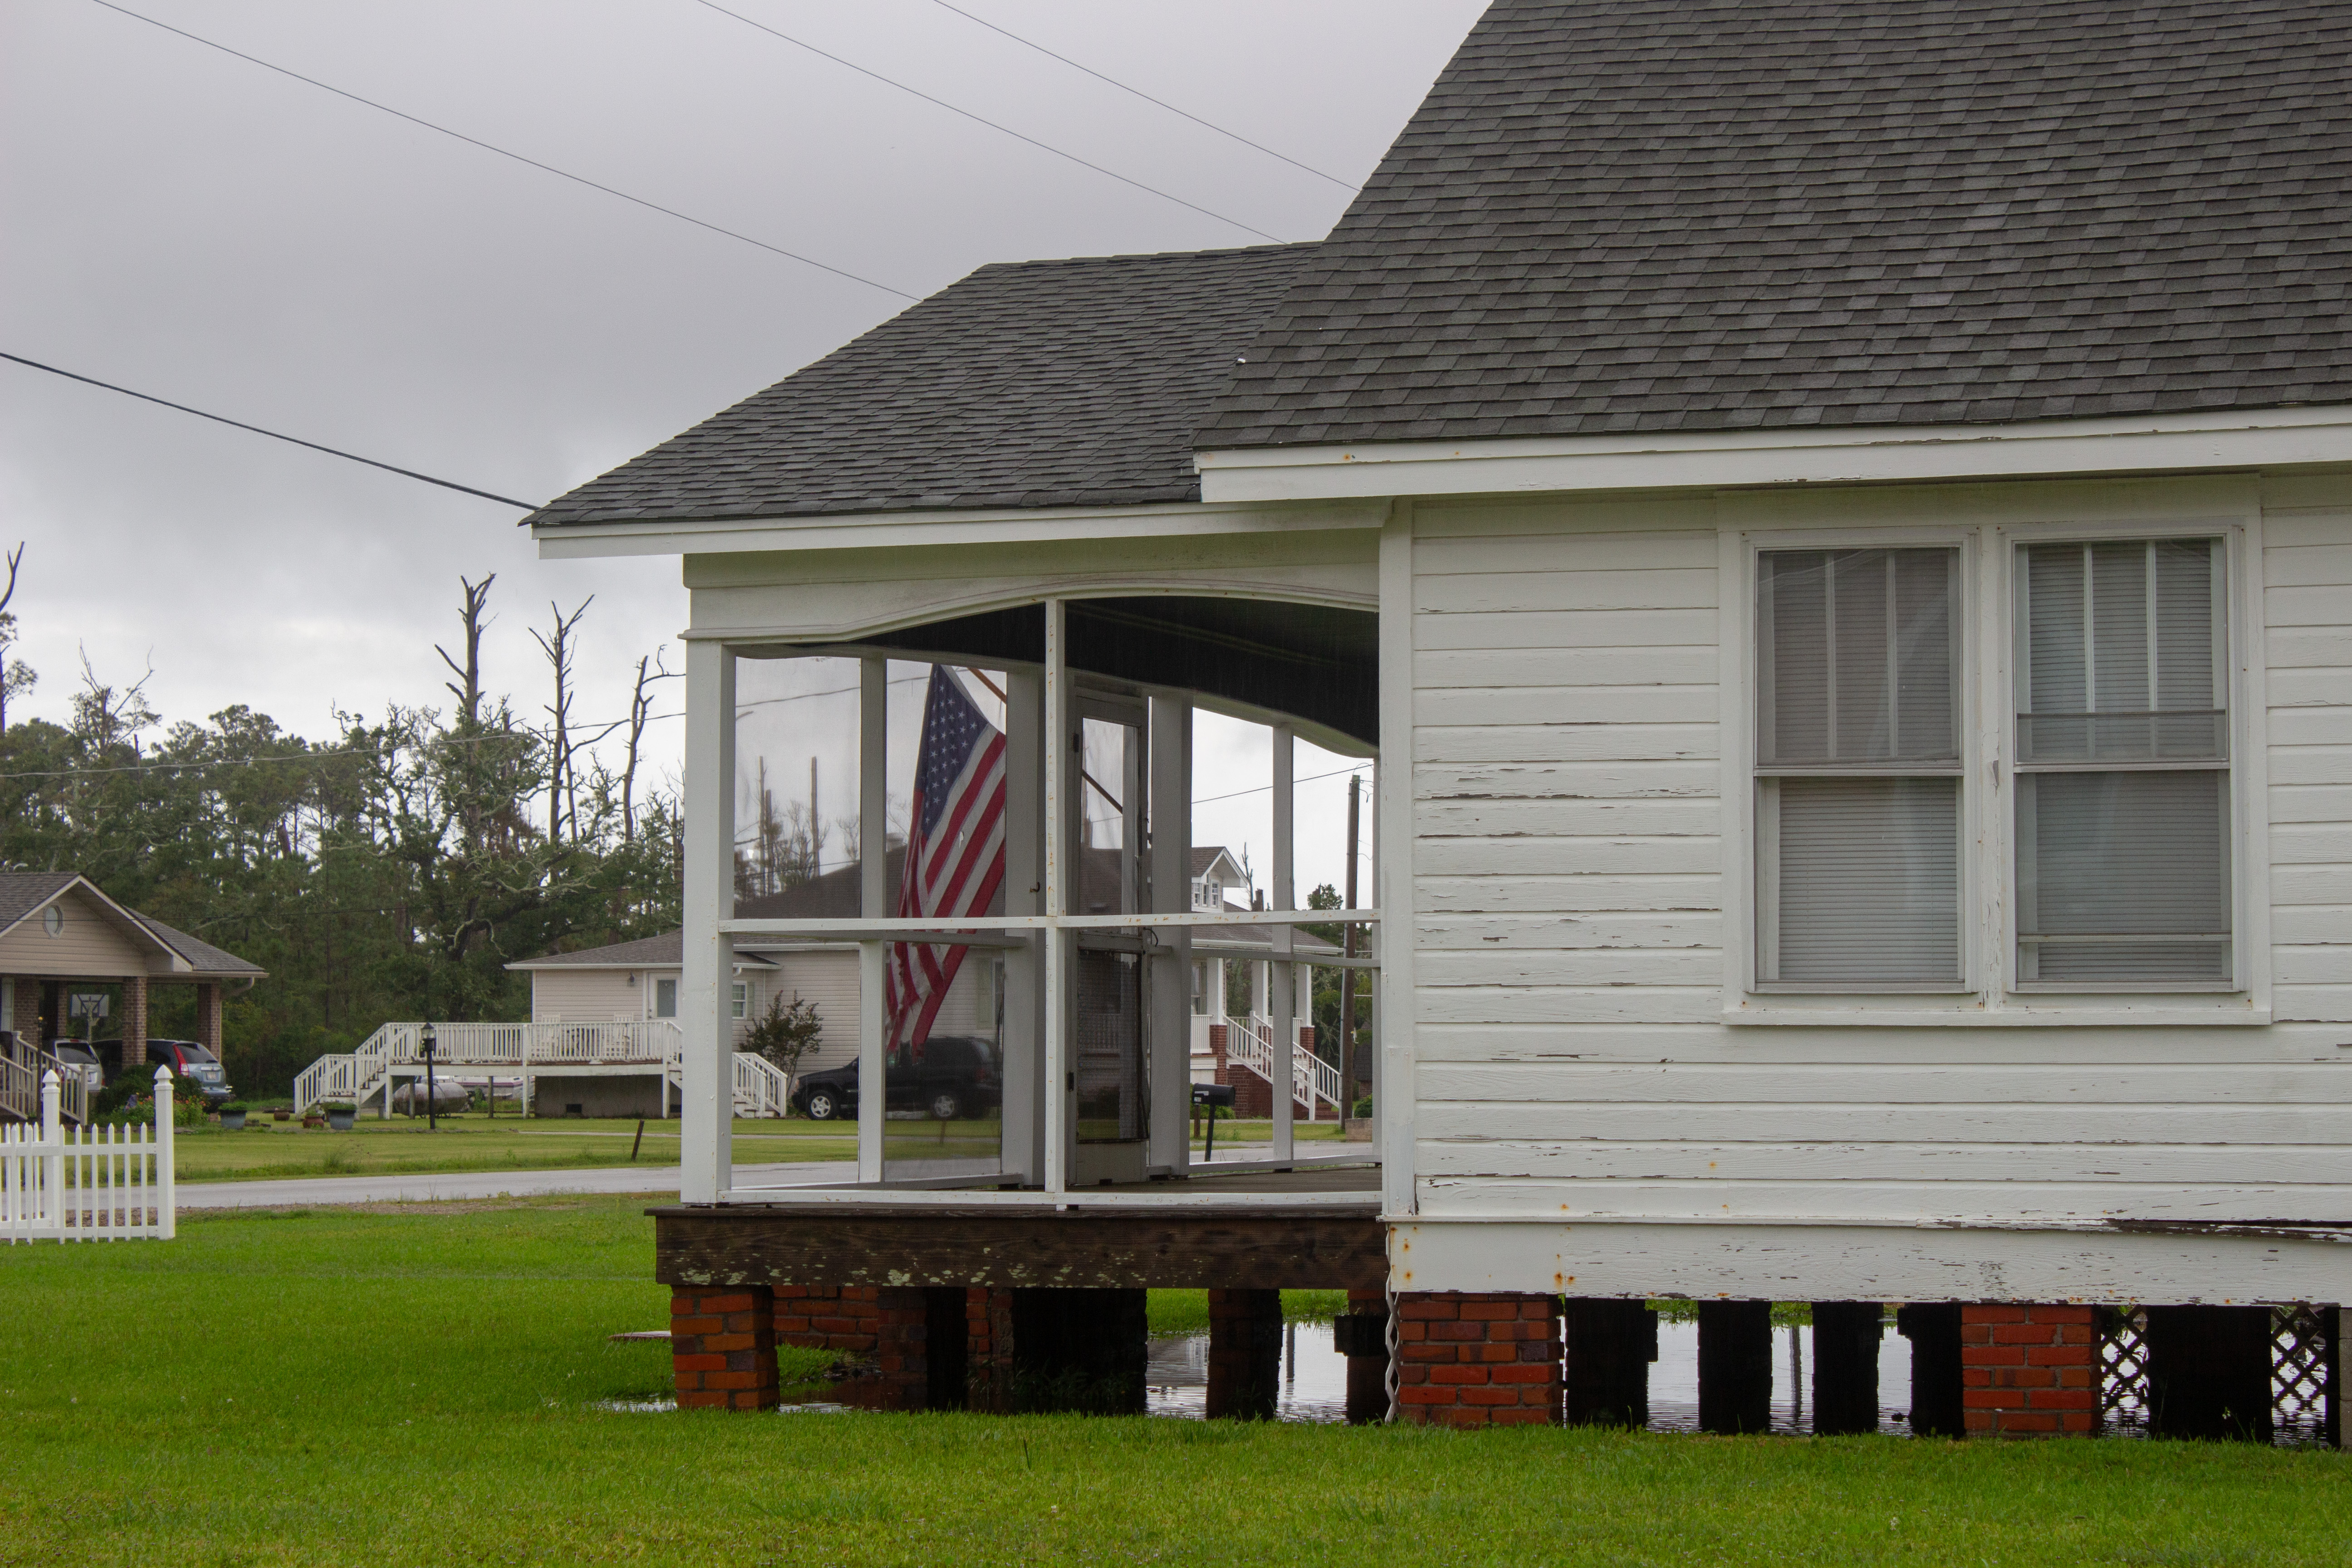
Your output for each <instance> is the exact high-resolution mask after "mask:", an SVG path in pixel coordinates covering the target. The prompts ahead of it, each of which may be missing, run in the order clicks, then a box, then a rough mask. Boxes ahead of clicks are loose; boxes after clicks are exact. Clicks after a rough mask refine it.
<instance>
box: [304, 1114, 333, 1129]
mask: <svg viewBox="0 0 2352 1568" xmlns="http://www.w3.org/2000/svg"><path fill="white" fill-rule="evenodd" d="M326 1124H327V1119H326V1118H325V1117H323V1116H306V1117H304V1118H302V1125H303V1126H305V1127H324V1126H325V1125H326Z"/></svg>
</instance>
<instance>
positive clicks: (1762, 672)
mask: <svg viewBox="0 0 2352 1568" xmlns="http://www.w3.org/2000/svg"><path fill="white" fill-rule="evenodd" d="M1957 635H1958V552H1957V551H1955V550H1951V549H1946V548H1936V549H1911V550H1888V549H1878V550H1836V551H1830V550H1814V551H1770V552H1766V553H1765V554H1764V555H1763V556H1761V557H1760V559H1759V570H1758V605H1757V675H1758V679H1757V702H1758V712H1757V725H1756V732H1757V748H1756V749H1757V775H1758V777H1757V792H1756V794H1757V813H1758V821H1757V842H1758V865H1757V879H1756V880H1757V889H1758V910H1757V931H1758V942H1757V974H1758V980H1759V984H1767V985H1775V984H1777V985H1792V984H1800V985H1807V986H1815V987H1821V986H1854V985H1860V986H1888V987H1896V988H1902V987H1909V986H1918V987H1930V988H1933V987H1950V986H1954V985H1957V984H1959V983H1960V982H1961V980H1962V968H1961V949H1960V940H1959V909H1960V861H1959V854H1960V833H1959V810H1960V788H1959V778H1958V773H1959V732H1958V721H1957V716H1958V710H1959V703H1958V671H1959V668H1960V661H1959V658H1958V650H1957V647H1956V646H1955V638H1956V637H1957Z"/></svg>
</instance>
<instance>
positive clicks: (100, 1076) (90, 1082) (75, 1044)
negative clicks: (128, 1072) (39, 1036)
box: [49, 1040, 106, 1094]
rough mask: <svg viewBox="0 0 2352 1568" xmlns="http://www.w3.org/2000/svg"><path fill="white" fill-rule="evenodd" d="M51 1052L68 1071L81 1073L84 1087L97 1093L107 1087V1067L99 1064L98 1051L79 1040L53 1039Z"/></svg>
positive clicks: (50, 1047)
mask: <svg viewBox="0 0 2352 1568" xmlns="http://www.w3.org/2000/svg"><path fill="white" fill-rule="evenodd" d="M49 1054H50V1055H51V1056H53V1057H55V1058H58V1061H59V1062H61V1063H63V1064H64V1066H65V1069H66V1070H67V1071H68V1072H79V1073H80V1074H81V1081H82V1087H83V1088H84V1089H86V1090H88V1091H89V1093H91V1094H96V1093H97V1092H98V1091H99V1090H100V1089H104V1088H105V1087H106V1069H105V1068H102V1067H100V1065H99V1060H98V1053H97V1052H95V1051H93V1050H91V1049H90V1048H89V1046H87V1045H85V1044H83V1043H82V1042H81V1041H79V1040H51V1041H50V1042H49Z"/></svg>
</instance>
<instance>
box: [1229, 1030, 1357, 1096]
mask: <svg viewBox="0 0 2352 1568" xmlns="http://www.w3.org/2000/svg"><path fill="white" fill-rule="evenodd" d="M1226 1022H1227V1023H1228V1024H1230V1025H1232V1026H1234V1027H1233V1028H1232V1029H1231V1030H1230V1031H1229V1033H1228V1034H1227V1036H1226V1037H1227V1039H1229V1040H1230V1041H1231V1042H1232V1043H1231V1044H1230V1045H1228V1046H1227V1047H1225V1055H1226V1057H1227V1058H1228V1059H1230V1060H1232V1061H1235V1062H1238V1063H1240V1064H1241V1065H1242V1066H1243V1067H1245V1068H1249V1069H1250V1071H1252V1072H1254V1073H1255V1074H1257V1076H1258V1077H1260V1078H1262V1079H1265V1081H1266V1082H1267V1083H1268V1084H1271V1083H1273V1082H1274V1056H1275V1051H1274V1047H1275V1036H1274V1020H1273V1019H1272V1018H1269V1017H1266V1016H1265V1015H1263V1014H1259V1015H1255V1016H1252V1017H1251V1018H1250V1019H1249V1020H1248V1022H1246V1023H1244V1022H1243V1021H1242V1020H1241V1019H1239V1018H1228V1019H1227V1020H1226ZM1311 1027H1312V1026H1309V1025H1307V1024H1304V1023H1302V1024H1301V1025H1300V1026H1299V1032H1300V1034H1301V1035H1302V1036H1307V1038H1302V1039H1301V1040H1300V1041H1299V1043H1298V1047H1297V1049H1296V1050H1294V1051H1292V1052H1291V1053H1290V1095H1291V1098H1292V1099H1293V1100H1297V1101H1298V1103H1299V1104H1301V1105H1304V1106H1306V1107H1307V1111H1308V1113H1309V1115H1310V1117H1311V1116H1312V1114H1313V1112H1314V1109H1315V1103H1316V1101H1317V1100H1320V1101H1322V1102H1323V1103H1324V1104H1325V1105H1328V1106H1330V1107H1332V1108H1333V1109H1334V1110H1337V1109H1339V1108H1340V1100H1339V1068H1335V1067H1333V1066H1332V1065H1331V1064H1330V1063H1329V1062H1327V1061H1325V1060H1324V1059H1323V1058H1321V1057H1318V1056H1317V1055H1316V1054H1315V1051H1314V1048H1313V1047H1311V1046H1310V1045H1309V1044H1308V1039H1311V1038H1312V1036H1311V1035H1309V1034H1308V1031H1309V1030H1310V1028H1311Z"/></svg>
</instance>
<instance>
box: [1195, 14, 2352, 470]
mask: <svg viewBox="0 0 2352 1568" xmlns="http://www.w3.org/2000/svg"><path fill="white" fill-rule="evenodd" d="M2347 82H2352V6H2347V5H2345V4H2343V3H2342V0H2168V3H2167V4H2165V5H2115V4H2112V3H2111V0H1927V3H1922V4H1916V5H1885V4H1882V3H1877V0H1872V3H1869V4H1863V3H1859V0H1497V3H1496V5H1494V6H1493V8H1492V9H1491V10H1489V11H1488V12H1487V13H1486V16H1485V17H1484V18H1483V19H1482V20H1481V21H1480V22H1479V23H1478V25H1477V26H1476V27H1475V28H1474V29H1473V31H1472V32H1471V34H1470V36H1469V37H1468V38H1467V39H1466V40H1465V43H1464V44H1463V46H1462V48H1461V50H1460V51H1459V53H1457V54H1456V56H1455V57H1454V60H1453V62H1452V63H1451V64H1450V65H1449V66H1448V67H1447V68H1446V69H1445V71H1444V74H1443V75H1441V76H1440V77H1439V78H1438V80H1437V82H1436V85H1435V86H1434V87H1433V89H1432V90H1431V92H1430V95H1429V97H1428V99H1427V100H1426V101H1425V102H1423V105H1422V107H1421V109H1420V110H1419V111H1418V112H1417V113H1416V114H1415V115H1414V116H1413V119H1412V122H1411V124H1410V125H1408V126H1407V128H1406V129H1405V132H1404V133H1403V134H1402V136H1401V137H1400V138H1399V139H1398V141H1397V142H1396V144H1395V145H1394V147H1393V148H1391V151H1390V153H1389V155H1388V157H1387V159H1386V160H1385V161H1384V162H1383V163H1381V167H1380V169H1379V170H1378V171H1377V172H1376V173H1375V174H1374V175H1373V177H1372V179H1371V180H1370V183H1368V184H1366V185H1365V187H1364V189H1363V191H1362V193H1361V195H1360V196H1359V197H1358V198H1357V200H1356V202H1355V203H1354V205H1352V206H1351V207H1350V208H1349V212H1348V214H1347V216H1345V217H1344V218H1343V219H1342V220H1341V222H1340V224H1339V227H1338V228H1337V229H1336V230H1334V232H1333V234H1332V237H1330V238H1329V239H1328V240H1327V241H1326V242H1325V243H1324V245H1323V246H1322V247H1321V248H1320V250H1319V252H1318V255H1317V257H1316V259H1315V261H1314V264H1313V266H1312V267H1311V268H1309V270H1308V272H1307V276H1306V277H1305V278H1304V279H1302V280H1301V282H1300V283H1299V285H1298V287H1297V289H1296V290H1294V292H1293V293H1292V294H1291V295H1290V297H1289V299H1288V300H1286V302H1285V304H1284V306H1283V308H1282V310H1280V311H1279V312H1278V313H1277V314H1276V317H1275V318H1274V320H1273V321H1272V322H1271V323H1270V325H1269V327H1268V329H1267V331H1265V333H1264V334H1263V335H1261V337H1260V338H1259V339H1258V341H1257V343H1256V345H1255V347H1254V348H1253V349H1252V350H1251V351H1250V353H1249V356H1248V357H1249V359H1250V362H1251V363H1249V364H1248V365H1247V366H1245V367H1244V368H1243V369H1242V370H1241V372H1240V374H1239V375H1238V377H1237V378H1236V380H1235V381H1234V384H1233V387H1232V390H1231V391H1230V392H1229V393H1227V394H1226V395H1225V396H1224V397H1223V399H1222V400H1221V401H1220V403H1219V405H1218V407H1217V409H1216V412H1215V414H1214V415H1213V416H1212V417H1211V418H1210V419H1208V420H1207V421H1205V422H1204V424H1203V426H1202V430H1201V432H1200V433H1199V437H1198V444H1199V445H1200V446H1201V447H1257V446H1271V445H1279V444H1285V443H1346V442H1370V441H1390V440H1407V439H1438V440H1452V439H1462V438H1473V437H1512V436H1538V435H1580V434H1601V433H1607V432H1612V431H1668V430H1701V429H1722V428H1752V427H1773V426H1810V425H1821V426H1841V425H1845V426H1853V425H1872V424H1878V423H1904V424H1911V423H1922V424H1924V423H1948V422H1969V421H2011V420H2026V419H2036V418H2050V417H2058V416H2097V415H2117V414H2141V413H2149V412H2159V411H2172V410H2189V409H2211V408H2251V407H2266V406H2276V405H2287V404H2296V403H2343V402H2352V343H2347V334H2346V323H2345V310H2346V308H2347V295H2352V287H2347V286H2352V200H2347V195H2346V192H2347V184H2352V92H2347Z"/></svg>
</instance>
